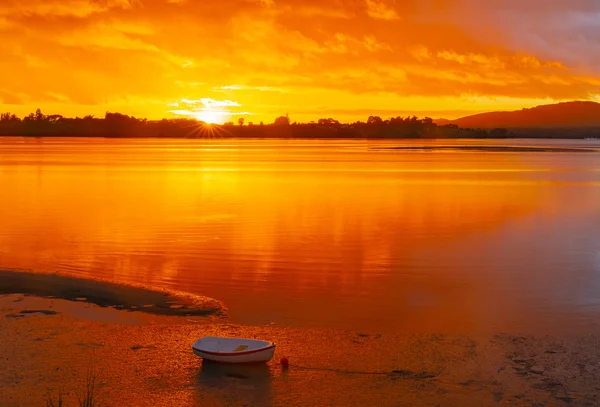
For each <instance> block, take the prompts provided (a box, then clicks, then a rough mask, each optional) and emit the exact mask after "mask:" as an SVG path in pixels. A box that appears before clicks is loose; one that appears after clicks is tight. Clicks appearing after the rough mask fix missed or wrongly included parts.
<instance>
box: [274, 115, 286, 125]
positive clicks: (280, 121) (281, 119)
mask: <svg viewBox="0 0 600 407" xmlns="http://www.w3.org/2000/svg"><path fill="white" fill-rule="evenodd" d="M273 124H274V125H275V126H289V125H290V117H289V116H287V115H286V116H280V117H278V118H276V119H275V122H273Z"/></svg>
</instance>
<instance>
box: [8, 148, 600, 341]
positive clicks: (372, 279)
mask: <svg viewBox="0 0 600 407" xmlns="http://www.w3.org/2000/svg"><path fill="white" fill-rule="evenodd" d="M460 143H467V144H468V145H470V146H473V145H485V146H489V145H494V146H496V145H499V146H512V145H518V146H543V147H564V148H573V147H574V148H584V147H586V148H595V149H600V142H598V141H591V140H585V141H530V140H516V141H515V140H504V141H477V142H475V141H468V142H459V141H451V142H442V141H414V142H406V141H402V142H390V141H387V142H365V141H350V140H346V141H340V140H337V141H289V140H266V141H261V140H253V141H249V140H246V141H239V140H227V139H219V140H214V139H213V140H178V141H174V140H112V139H106V140H105V139H102V140H100V139H94V140H82V139H22V138H0V191H2V197H1V199H0V225H1V228H0V269H28V270H34V271H38V272H60V273H63V274H67V275H75V276H80V277H88V278H90V277H91V278H98V279H106V280H110V281H117V282H134V283H141V284H145V285H148V286H155V287H164V288H169V289H176V290H181V291H187V292H191V293H196V294H201V295H206V296H209V297H212V298H215V299H218V300H220V301H222V302H223V303H224V304H225V306H226V307H227V308H228V311H229V316H230V318H231V320H232V321H234V322H240V323H251V324H262V323H270V322H275V323H277V324H280V325H291V326H311V327H335V328H351V329H361V330H366V331H368V330H377V331H398V332H401V331H438V332H441V331H454V332H469V333H472V332H482V331H501V330H510V331H534V332H537V333H539V332H553V331H572V330H579V331H586V330H587V329H590V327H592V326H594V324H596V323H597V322H598V321H599V315H600V153H570V152H569V153H564V152H563V153H549V152H482V151H476V150H473V149H470V150H467V151H460V150H459V149H456V150H447V149H444V150H439V151H438V150H435V149H433V150H427V149H423V150H407V151H402V150H381V149H377V147H383V146H398V145H404V146H415V145H424V146H429V147H431V146H435V145H459V144H460Z"/></svg>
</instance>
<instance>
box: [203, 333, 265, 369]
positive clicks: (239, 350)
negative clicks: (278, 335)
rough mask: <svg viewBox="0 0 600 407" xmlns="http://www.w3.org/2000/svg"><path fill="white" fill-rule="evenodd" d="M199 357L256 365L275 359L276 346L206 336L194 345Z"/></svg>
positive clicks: (245, 340)
mask: <svg viewBox="0 0 600 407" xmlns="http://www.w3.org/2000/svg"><path fill="white" fill-rule="evenodd" d="M192 349H193V350H194V353H195V354H196V355H197V356H200V357H201V358H203V359H206V360H213V361H215V362H224V363H252V362H254V363H256V362H268V361H269V360H271V359H273V354H274V353H275V344H274V343H273V342H267V341H259V340H255V339H242V338H222V337H218V336H205V337H204V338H200V339H198V340H197V341H196V342H194V344H193V345H192Z"/></svg>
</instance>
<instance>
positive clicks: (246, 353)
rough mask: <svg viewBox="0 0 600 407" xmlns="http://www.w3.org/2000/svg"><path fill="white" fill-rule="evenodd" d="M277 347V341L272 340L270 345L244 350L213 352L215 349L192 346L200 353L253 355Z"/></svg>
mask: <svg viewBox="0 0 600 407" xmlns="http://www.w3.org/2000/svg"><path fill="white" fill-rule="evenodd" d="M273 348H275V343H273V342H270V345H268V346H265V347H263V348H258V349H251V350H248V351H242V352H213V351H208V350H201V349H198V348H197V347H195V346H192V349H194V350H195V351H197V352H200V353H204V354H206V355H210V356H243V355H251V354H253V353H258V352H264V351H267V350H271V349H273Z"/></svg>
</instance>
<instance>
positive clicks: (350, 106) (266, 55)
mask: <svg viewBox="0 0 600 407" xmlns="http://www.w3.org/2000/svg"><path fill="white" fill-rule="evenodd" d="M554 3H556V2H550V1H547V0H527V1H524V0H486V1H481V0H402V1H400V0H395V1H394V0H330V1H327V0H2V2H1V3H0V35H1V38H2V41H0V52H1V53H2V57H1V58H0V75H1V76H2V78H3V79H2V81H1V82H0V104H1V106H0V111H10V112H13V113H16V114H18V115H20V116H23V115H25V114H27V113H29V112H31V111H33V110H35V108H37V107H40V108H42V110H43V111H44V112H45V113H58V114H63V115H67V116H75V115H79V116H83V115H86V114H94V115H96V116H103V115H104V113H105V112H106V111H119V112H122V113H127V114H132V115H136V116H140V117H148V118H150V119H157V118H162V117H175V115H176V113H185V112H186V111H191V110H194V109H195V111H199V113H198V117H200V118H207V119H218V120H219V121H223V120H229V119H231V120H237V118H238V117H240V115H241V116H243V117H244V118H245V119H246V121H247V122H250V121H252V122H257V123H258V122H259V121H264V122H266V123H267V122H269V123H270V122H272V121H273V119H274V118H275V117H276V116H279V115H283V114H286V113H289V114H290V117H291V118H292V120H298V121H310V120H316V119H318V118H321V117H334V118H337V119H338V120H342V121H350V120H358V119H361V120H366V118H367V117H368V116H369V115H372V114H380V115H381V116H383V117H389V116H392V115H394V116H396V115H406V114H409V113H414V114H417V115H419V116H425V115H428V116H431V117H434V118H439V117H446V118H455V117H459V116H464V115H467V114H470V113H475V112H480V111H488V110H504V109H520V108H522V107H529V106H533V105H538V104H544V103H552V102H555V101H563V100H573V99H587V100H597V101H600V96H599V95H600V43H599V42H598V40H597V39H598V38H600V2H597V1H589V0H571V1H569V2H568V5H567V4H563V5H556V4H554ZM561 3H567V2H561ZM206 109H208V110H210V111H212V113H210V112H209V113H206V112H202V111H203V110H206ZM220 111H227V112H231V115H230V116H228V117H224V116H219V115H218V113H214V112H220ZM173 112H175V113H173Z"/></svg>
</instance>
